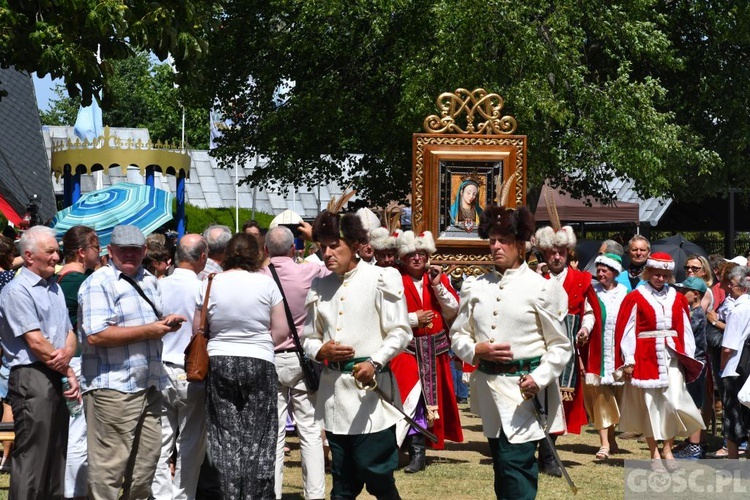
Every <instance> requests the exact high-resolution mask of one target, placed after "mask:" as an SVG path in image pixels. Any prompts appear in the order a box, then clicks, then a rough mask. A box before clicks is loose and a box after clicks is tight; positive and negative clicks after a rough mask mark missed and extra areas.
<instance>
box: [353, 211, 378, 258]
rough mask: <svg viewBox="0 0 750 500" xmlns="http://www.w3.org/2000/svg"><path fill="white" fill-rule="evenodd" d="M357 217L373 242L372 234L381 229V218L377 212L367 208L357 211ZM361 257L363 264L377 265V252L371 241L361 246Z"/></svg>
mask: <svg viewBox="0 0 750 500" xmlns="http://www.w3.org/2000/svg"><path fill="white" fill-rule="evenodd" d="M357 217H359V220H361V221H362V227H364V228H365V231H367V236H368V238H369V239H370V240H372V232H373V231H374V230H375V229H377V228H379V227H380V218H378V216H377V214H376V213H375V212H373V211H372V210H370V209H369V208H367V207H365V208H360V209H359V210H357ZM359 257H360V259H362V261H363V262H366V263H368V264H372V265H373V266H374V265H375V264H377V261H376V260H375V250H374V248H373V247H372V245H371V244H370V242H369V241H368V242H367V243H366V244H364V245H362V246H360V248H359Z"/></svg>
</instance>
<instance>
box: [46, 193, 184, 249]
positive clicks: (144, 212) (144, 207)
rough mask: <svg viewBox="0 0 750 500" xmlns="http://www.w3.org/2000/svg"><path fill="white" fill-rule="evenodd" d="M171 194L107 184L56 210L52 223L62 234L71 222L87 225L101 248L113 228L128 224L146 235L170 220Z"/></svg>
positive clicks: (72, 224) (105, 245) (172, 197)
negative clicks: (105, 186) (93, 232)
mask: <svg viewBox="0 0 750 500" xmlns="http://www.w3.org/2000/svg"><path fill="white" fill-rule="evenodd" d="M173 199H174V195H172V193H170V192H168V191H164V190H162V189H156V188H152V187H151V186H145V185H141V184H132V183H130V182H120V183H119V184H115V185H113V186H110V187H108V188H104V189H99V190H97V191H91V192H90V193H86V194H84V195H83V196H81V198H80V199H79V200H78V201H77V202H76V203H74V204H73V205H71V206H69V207H68V208H64V209H63V210H60V211H59V212H57V215H55V217H54V218H53V219H52V223H51V226H52V228H54V229H55V231H57V235H58V237H62V236H63V235H64V234H65V231H67V230H68V229H70V228H71V227H73V226H88V227H90V228H92V229H94V230H95V231H96V233H97V235H98V236H99V242H100V245H101V247H102V249H104V250H106V247H107V245H109V240H110V237H111V236H112V229H114V227H115V226H117V225H120V224H131V225H134V226H137V227H139V228H140V230H141V231H143V234H144V235H149V234H151V233H152V232H154V230H156V229H158V228H159V227H160V226H162V225H163V224H165V223H167V222H169V221H171V220H172V200H173Z"/></svg>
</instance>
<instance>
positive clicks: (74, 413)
mask: <svg viewBox="0 0 750 500" xmlns="http://www.w3.org/2000/svg"><path fill="white" fill-rule="evenodd" d="M62 387H63V392H65V391H68V390H70V384H69V383H68V377H63V378H62ZM65 404H66V405H68V411H69V412H70V416H71V417H73V418H76V417H78V416H79V415H80V414H81V413H82V412H83V405H82V404H81V402H80V401H78V399H68V398H65Z"/></svg>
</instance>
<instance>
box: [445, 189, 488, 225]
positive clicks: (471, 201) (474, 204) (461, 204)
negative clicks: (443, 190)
mask: <svg viewBox="0 0 750 500" xmlns="http://www.w3.org/2000/svg"><path fill="white" fill-rule="evenodd" d="M481 214H482V207H481V206H480V202H479V183H478V182H477V181H475V180H472V179H467V180H465V181H463V182H462V183H461V184H460V185H459V187H458V191H457V192H456V197H455V199H454V200H453V203H452V204H451V208H450V216H451V217H450V219H451V226H454V227H456V228H459V229H461V230H463V231H466V232H467V233H472V232H475V231H476V229H477V224H479V216H480V215H481Z"/></svg>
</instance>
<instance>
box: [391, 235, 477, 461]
mask: <svg viewBox="0 0 750 500" xmlns="http://www.w3.org/2000/svg"><path fill="white" fill-rule="evenodd" d="M435 251H436V248H435V240H434V239H433V237H432V233H431V232H430V231H425V232H423V233H419V234H416V233H414V232H413V231H405V232H404V233H402V234H401V236H400V237H399V239H398V256H399V258H400V259H401V262H402V266H401V274H402V280H403V283H404V296H405V297H406V306H407V308H408V311H409V322H410V326H411V328H412V334H413V336H414V338H413V339H412V341H411V342H410V343H409V347H407V348H406V351H405V352H403V353H401V354H399V355H398V356H396V357H395V358H394V359H393V361H392V362H391V369H392V370H393V373H394V375H395V376H396V381H397V382H398V388H399V392H400V393H401V401H402V402H403V405H404V411H406V412H407V414H409V416H411V417H412V418H413V419H414V420H415V421H417V422H418V423H420V424H421V425H423V426H424V427H430V428H431V430H432V432H433V434H435V435H436V436H437V442H434V443H433V442H430V443H429V445H430V447H431V448H433V449H436V450H442V449H444V448H445V440H446V439H448V440H450V441H455V442H459V443H460V442H462V441H463V439H464V437H463V432H462V430H461V419H460V417H459V413H458V406H457V405H456V398H455V396H454V391H453V374H452V372H451V368H450V363H451V361H450V356H449V354H448V351H449V350H450V339H449V338H448V328H449V327H448V324H449V322H450V321H452V320H453V319H454V318H455V317H456V313H457V312H458V294H457V293H456V291H455V290H454V289H453V287H452V286H451V283H450V280H449V279H448V277H447V276H446V275H445V274H443V272H442V269H441V268H440V266H430V256H431V255H432V254H434V253H435ZM397 432H398V441H399V443H401V442H403V441H404V439H407V440H408V442H409V444H408V446H409V457H410V459H411V461H410V463H409V465H408V466H407V467H406V468H405V469H404V472H407V473H413V472H419V471H421V470H423V469H424V468H425V466H426V457H425V438H424V436H423V435H422V434H420V433H418V432H417V431H416V430H414V429H412V428H410V427H409V426H408V424H406V422H404V421H402V422H400V423H399V424H398V426H397Z"/></svg>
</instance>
